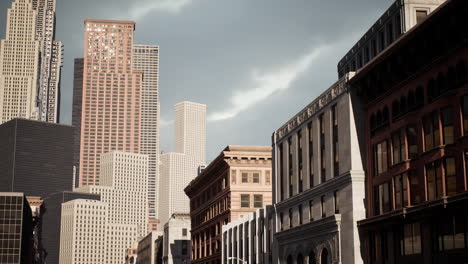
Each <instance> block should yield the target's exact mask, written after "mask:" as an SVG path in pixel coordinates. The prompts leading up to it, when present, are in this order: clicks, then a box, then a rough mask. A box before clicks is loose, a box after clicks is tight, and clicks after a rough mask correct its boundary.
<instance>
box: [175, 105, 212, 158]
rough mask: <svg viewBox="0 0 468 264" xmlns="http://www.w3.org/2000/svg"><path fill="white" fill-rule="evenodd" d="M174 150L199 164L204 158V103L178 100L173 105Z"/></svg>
mask: <svg viewBox="0 0 468 264" xmlns="http://www.w3.org/2000/svg"><path fill="white" fill-rule="evenodd" d="M174 111H175V121H174V129H175V135H174V146H175V152H178V153H184V154H185V155H187V156H190V157H192V158H194V159H195V160H196V161H198V162H199V163H200V164H205V160H206V105H204V104H199V103H193V102H187V101H184V102H180V103H177V104H176V105H175V106H174Z"/></svg>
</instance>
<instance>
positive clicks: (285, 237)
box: [275, 214, 341, 244]
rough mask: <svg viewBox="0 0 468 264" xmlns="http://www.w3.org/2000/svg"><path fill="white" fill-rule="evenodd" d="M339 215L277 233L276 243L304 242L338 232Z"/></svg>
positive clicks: (339, 225) (339, 224)
mask: <svg viewBox="0 0 468 264" xmlns="http://www.w3.org/2000/svg"><path fill="white" fill-rule="evenodd" d="M340 228H341V215H340V214H334V215H331V216H328V217H325V218H322V219H319V220H315V221H312V222H310V223H307V224H302V225H299V226H296V227H293V228H290V229H287V230H283V231H279V232H277V233H276V234H275V238H276V239H278V243H279V244H282V242H286V241H287V243H291V241H292V240H304V239H310V238H315V237H322V236H325V235H329V234H330V233H333V232H340Z"/></svg>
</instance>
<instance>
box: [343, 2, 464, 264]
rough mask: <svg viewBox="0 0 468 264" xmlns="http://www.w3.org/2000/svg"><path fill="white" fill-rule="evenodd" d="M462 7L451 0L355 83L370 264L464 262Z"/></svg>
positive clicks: (362, 224) (363, 228)
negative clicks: (363, 156) (363, 154)
mask: <svg viewBox="0 0 468 264" xmlns="http://www.w3.org/2000/svg"><path fill="white" fill-rule="evenodd" d="M466 10H468V2H466V1H463V0H462V1H460V0H447V1H446V2H445V3H444V4H442V5H441V7H440V8H439V9H438V10H436V11H435V12H433V13H432V14H431V15H430V16H429V17H428V18H427V19H426V20H425V21H424V22H422V23H420V24H419V25H417V26H415V27H414V28H413V29H412V30H411V31H409V32H407V33H406V34H405V35H404V36H402V37H401V38H400V39H399V40H398V41H397V42H395V43H394V44H393V45H392V46H391V47H388V48H387V49H386V50H385V51H384V52H383V53H382V54H380V55H379V56H378V57H377V58H376V59H374V60H373V61H372V62H371V63H369V64H368V65H367V66H366V67H364V68H362V69H361V70H360V71H359V72H358V73H357V74H356V76H355V77H354V78H353V79H352V80H351V81H350V84H351V86H352V89H353V94H355V96H356V98H357V99H359V100H360V102H361V104H362V109H363V110H362V111H364V115H363V120H362V121H363V129H364V130H363V132H362V134H363V135H364V136H365V140H364V142H365V151H366V153H368V155H367V157H366V159H365V163H366V171H367V176H366V177H367V179H366V182H367V186H366V196H367V197H366V205H367V219H366V220H362V221H361V222H359V230H360V235H361V238H362V242H363V243H362V249H363V254H364V255H365V263H403V264H404V263H418V262H419V263H464V262H467V261H468V253H467V252H468V250H467V248H468V247H467V242H466V241H467V240H466V239H467V237H468V236H467V235H468V234H467V230H468V229H467V227H468V226H467V224H468V222H467V221H468V220H467V217H466V212H467V208H468V192H467V191H468V189H467V185H466V183H467V170H466V168H467V157H468V156H467V153H468V152H467V149H468V142H467V141H466V135H467V133H468V132H467V131H468V129H467V128H468V122H467V120H468V110H467V109H468V108H467V107H468V84H467V79H468V78H467V74H468V71H467V65H466V64H467V61H468V45H467V43H468V42H467V41H468V39H467V34H466V30H462V28H461V27H460V25H464V24H466V23H467V16H466Z"/></svg>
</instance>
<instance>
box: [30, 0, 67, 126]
mask: <svg viewBox="0 0 468 264" xmlns="http://www.w3.org/2000/svg"><path fill="white" fill-rule="evenodd" d="M32 6H33V8H34V10H35V11H36V39H37V40H38V41H39V52H40V60H39V67H40V72H39V76H38V78H39V82H38V83H39V89H38V91H39V92H38V98H37V100H38V103H39V117H38V118H39V120H41V121H46V122H52V123H58V122H59V113H60V73H61V70H62V60H63V58H62V56H63V44H62V42H61V41H57V40H55V22H56V19H55V11H56V0H32Z"/></svg>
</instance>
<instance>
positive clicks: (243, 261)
mask: <svg viewBox="0 0 468 264" xmlns="http://www.w3.org/2000/svg"><path fill="white" fill-rule="evenodd" d="M231 259H236V260H240V261H242V264H249V263H248V262H247V261H245V260H243V259H240V258H238V257H229V258H227V260H231Z"/></svg>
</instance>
